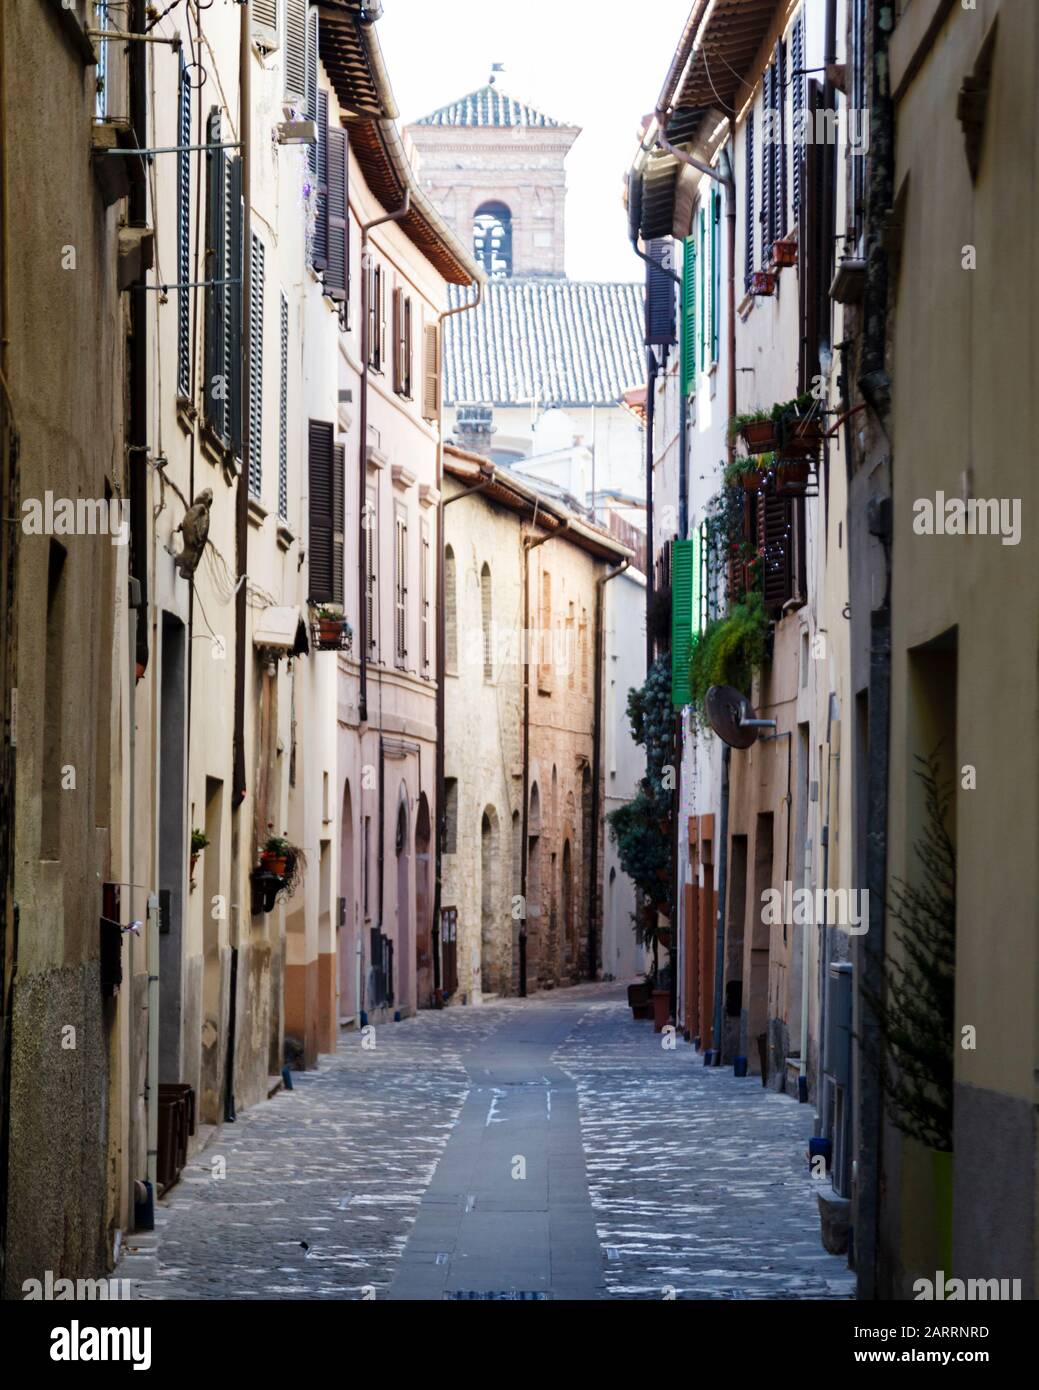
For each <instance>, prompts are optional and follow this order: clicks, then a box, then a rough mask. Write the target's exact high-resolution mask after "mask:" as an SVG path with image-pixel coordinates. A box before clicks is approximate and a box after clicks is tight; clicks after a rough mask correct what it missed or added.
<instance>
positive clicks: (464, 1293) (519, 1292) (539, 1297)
mask: <svg viewBox="0 0 1039 1390" xmlns="http://www.w3.org/2000/svg"><path fill="white" fill-rule="evenodd" d="M551 1296H552V1295H551V1294H549V1293H546V1292H545V1291H544V1290H543V1289H505V1290H504V1291H500V1290H492V1291H491V1292H489V1293H477V1292H476V1290H475V1289H445V1290H444V1301H445V1302H447V1301H449V1300H456V1299H468V1298H472V1299H478V1300H479V1301H480V1302H502V1301H504V1302H506V1303H521V1302H522V1303H530V1302H534V1303H547V1302H548V1300H549V1299H550V1298H551Z"/></svg>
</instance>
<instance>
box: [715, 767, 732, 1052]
mask: <svg viewBox="0 0 1039 1390" xmlns="http://www.w3.org/2000/svg"><path fill="white" fill-rule="evenodd" d="M731 763H732V749H731V748H730V747H729V745H728V744H726V745H725V747H724V748H723V749H722V804H721V812H720V819H721V826H720V832H721V833H720V834H719V837H718V839H719V842H720V848H719V850H718V907H717V917H716V918H715V928H714V1027H713V1028H712V1030H711V1031H712V1037H711V1046H712V1047H713V1048H714V1052H715V1060H716V1061H717V1062H720V1061H721V1058H722V1052H721V1049H722V995H723V993H724V982H725V906H726V896H727V895H726V888H727V887H728V881H729V878H728V867H729V769H730V766H731Z"/></svg>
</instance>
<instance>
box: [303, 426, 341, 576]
mask: <svg viewBox="0 0 1039 1390" xmlns="http://www.w3.org/2000/svg"><path fill="white" fill-rule="evenodd" d="M332 434H333V431H332V425H331V424H329V423H328V422H326V421H324V420H311V421H310V429H309V436H308V452H307V462H308V471H309V482H310V498H309V514H310V533H309V537H308V541H307V561H308V590H309V592H308V598H309V599H310V601H311V602H312V603H335V602H337V601H338V602H342V559H341V557H340V578H339V584H340V598H339V599H338V600H337V599H336V597H335V561H334V551H335V541H336V532H337V531H338V532H339V540H340V545H341V544H342V527H343V519H342V511H341V501H342V482H340V484H339V489H340V490H339V500H340V511H339V523H338V526H337V525H336V520H335V518H336V490H335V484H334V482H333V476H334V447H333V442H332Z"/></svg>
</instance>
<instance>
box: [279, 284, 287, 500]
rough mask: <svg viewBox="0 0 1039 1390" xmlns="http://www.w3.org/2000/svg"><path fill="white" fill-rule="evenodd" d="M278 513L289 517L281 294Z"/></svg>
mask: <svg viewBox="0 0 1039 1390" xmlns="http://www.w3.org/2000/svg"><path fill="white" fill-rule="evenodd" d="M278 515H279V516H280V517H281V519H282V521H288V519H289V301H288V300H287V299H286V298H285V295H284V294H282V296H281V378H280V383H279V391H278Z"/></svg>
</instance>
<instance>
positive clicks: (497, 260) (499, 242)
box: [473, 202, 512, 280]
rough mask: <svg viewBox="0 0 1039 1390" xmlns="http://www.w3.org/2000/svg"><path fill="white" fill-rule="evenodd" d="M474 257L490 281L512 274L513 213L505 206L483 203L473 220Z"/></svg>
mask: <svg viewBox="0 0 1039 1390" xmlns="http://www.w3.org/2000/svg"><path fill="white" fill-rule="evenodd" d="M473 254H474V255H475V257H476V259H477V260H478V261H479V262H480V264H481V265H482V266H483V268H484V270H485V271H486V273H487V278H488V279H489V280H504V279H507V278H508V276H510V275H511V274H512V213H511V212H510V211H509V209H508V207H507V206H506V205H505V203H498V202H489V203H481V205H480V206H479V207H478V208H477V209H476V216H475V218H474V220H473Z"/></svg>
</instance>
